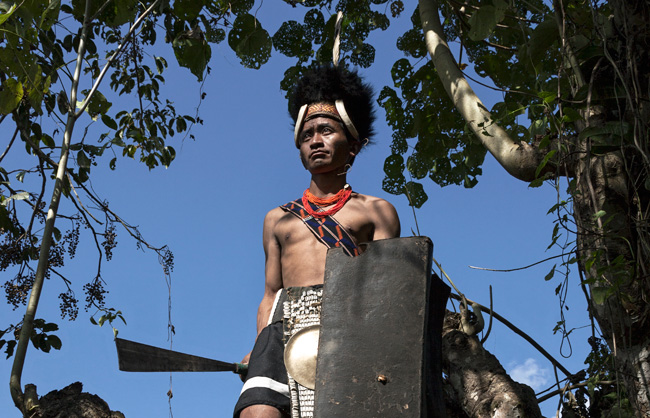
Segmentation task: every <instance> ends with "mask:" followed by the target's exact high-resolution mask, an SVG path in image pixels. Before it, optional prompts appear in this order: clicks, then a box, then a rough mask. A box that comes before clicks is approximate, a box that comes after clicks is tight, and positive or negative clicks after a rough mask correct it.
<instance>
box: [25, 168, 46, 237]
mask: <svg viewBox="0 0 650 418" xmlns="http://www.w3.org/2000/svg"><path fill="white" fill-rule="evenodd" d="M38 168H39V170H40V172H41V178H42V179H43V181H42V182H41V193H39V195H38V199H37V200H36V203H35V204H34V210H33V211H32V216H31V219H30V220H29V226H28V227H27V230H26V231H25V237H31V235H32V226H33V225H34V218H36V213H37V212H39V211H40V209H39V208H40V206H41V202H42V201H43V196H44V195H45V186H46V185H47V177H46V176H45V170H44V169H43V158H41V157H39V158H38Z"/></svg>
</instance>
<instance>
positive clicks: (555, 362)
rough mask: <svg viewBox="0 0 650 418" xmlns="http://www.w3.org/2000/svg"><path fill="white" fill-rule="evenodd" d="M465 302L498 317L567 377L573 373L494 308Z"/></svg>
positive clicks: (455, 296) (459, 298) (460, 299)
mask: <svg viewBox="0 0 650 418" xmlns="http://www.w3.org/2000/svg"><path fill="white" fill-rule="evenodd" d="M449 297H450V298H452V299H456V300H459V301H462V298H461V297H460V296H458V295H456V294H454V293H452V294H451V295H450V296H449ZM467 302H469V303H471V304H472V305H474V304H476V306H477V307H478V308H480V309H481V310H482V311H483V312H488V313H489V312H491V315H492V316H494V317H495V318H496V319H498V320H499V321H500V322H501V323H502V324H503V325H505V326H506V327H508V328H510V329H511V330H512V332H514V333H515V334H517V335H519V336H520V337H521V338H523V339H524V340H526V341H528V342H529V343H530V345H532V346H533V347H535V349H536V350H537V351H539V352H540V354H541V355H543V356H544V357H546V359H547V360H548V361H550V362H551V363H552V364H553V365H554V366H555V367H557V368H558V369H560V370H561V371H562V373H564V375H565V376H567V377H570V376H573V374H572V373H571V372H570V371H568V370H567V369H566V368H565V367H564V366H563V365H562V364H561V363H560V362H559V361H557V360H555V358H553V356H551V355H550V354H549V353H548V351H546V350H544V348H542V346H541V345H539V344H538V343H537V341H535V340H534V339H532V338H531V337H530V336H529V335H528V334H526V333H525V332H523V331H522V330H520V329H519V328H517V327H516V326H514V325H513V324H512V323H511V322H510V321H508V320H507V319H505V318H504V317H502V316H501V315H499V314H498V313H496V312H494V310H492V311H490V308H487V307H485V306H483V305H481V304H479V303H476V302H474V301H471V300H469V299H467Z"/></svg>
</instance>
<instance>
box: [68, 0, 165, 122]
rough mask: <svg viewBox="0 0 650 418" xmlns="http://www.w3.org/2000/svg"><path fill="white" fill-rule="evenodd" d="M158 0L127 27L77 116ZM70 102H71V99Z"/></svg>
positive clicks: (78, 111)
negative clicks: (127, 30) (125, 32)
mask: <svg viewBox="0 0 650 418" xmlns="http://www.w3.org/2000/svg"><path fill="white" fill-rule="evenodd" d="M159 1H160V0H156V1H154V2H153V3H151V6H149V8H148V9H147V10H145V11H144V12H143V13H142V14H141V15H140V17H138V19H137V20H136V21H135V22H134V23H133V25H132V26H131V28H130V29H129V32H128V33H127V34H126V35H124V37H123V38H122V40H121V41H120V44H119V45H118V46H117V48H116V49H115V52H113V55H111V57H110V58H109V59H108V61H106V64H104V68H102V71H101V72H100V73H99V76H98V77H97V80H95V83H94V84H93V87H92V88H91V89H90V91H89V92H88V94H87V95H86V98H85V99H84V101H83V103H82V104H81V106H80V107H79V110H77V113H76V116H77V117H79V116H80V115H81V114H82V113H83V112H84V110H86V107H88V103H90V100H91V99H92V97H93V95H94V94H95V91H97V88H98V87H99V85H100V84H101V83H102V80H103V79H104V76H105V75H106V72H107V71H108V69H109V68H110V66H111V65H113V62H114V61H115V59H116V58H117V57H119V56H120V54H121V53H122V51H124V47H125V46H126V45H127V44H128V43H129V37H130V36H131V35H132V34H133V32H135V30H136V29H137V28H138V26H140V23H142V21H143V20H144V18H145V17H147V16H148V15H149V13H151V11H152V10H153V9H154V7H155V6H156V5H157V4H158V2H159ZM70 102H71V103H73V101H72V100H71V101H70ZM74 103H76V102H74Z"/></svg>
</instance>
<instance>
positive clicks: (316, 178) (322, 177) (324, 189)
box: [309, 173, 347, 197]
mask: <svg viewBox="0 0 650 418" xmlns="http://www.w3.org/2000/svg"><path fill="white" fill-rule="evenodd" d="M346 183H347V179H346V175H345V173H341V174H332V173H326V174H312V176H311V183H310V184H309V191H310V192H311V193H312V194H313V195H314V196H317V197H327V196H329V195H333V194H336V193H338V191H339V190H341V189H342V188H343V186H345V184H346Z"/></svg>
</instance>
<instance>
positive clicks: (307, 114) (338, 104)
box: [293, 100, 359, 148]
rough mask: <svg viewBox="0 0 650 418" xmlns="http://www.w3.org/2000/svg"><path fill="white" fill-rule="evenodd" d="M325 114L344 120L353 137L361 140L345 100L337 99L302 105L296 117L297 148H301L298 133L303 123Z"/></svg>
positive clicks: (294, 133)
mask: <svg viewBox="0 0 650 418" xmlns="http://www.w3.org/2000/svg"><path fill="white" fill-rule="evenodd" d="M319 116H324V117H328V118H332V119H335V120H338V121H339V122H343V124H344V125H345V127H346V128H348V131H350V134H351V135H352V137H353V138H354V139H356V140H359V132H358V131H357V128H356V127H355V126H354V124H353V123H352V119H350V116H348V112H346V110H345V105H344V104H343V100H337V101H335V102H334V104H333V105H332V103H324V102H320V103H313V104H310V105H306V104H304V105H302V107H301V108H300V111H299V112H298V118H297V119H296V128H295V129H294V131H293V139H294V141H295V143H296V148H300V142H299V141H298V135H299V134H300V130H301V129H302V125H303V124H304V123H305V122H307V121H308V120H310V119H313V118H316V117H319Z"/></svg>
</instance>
